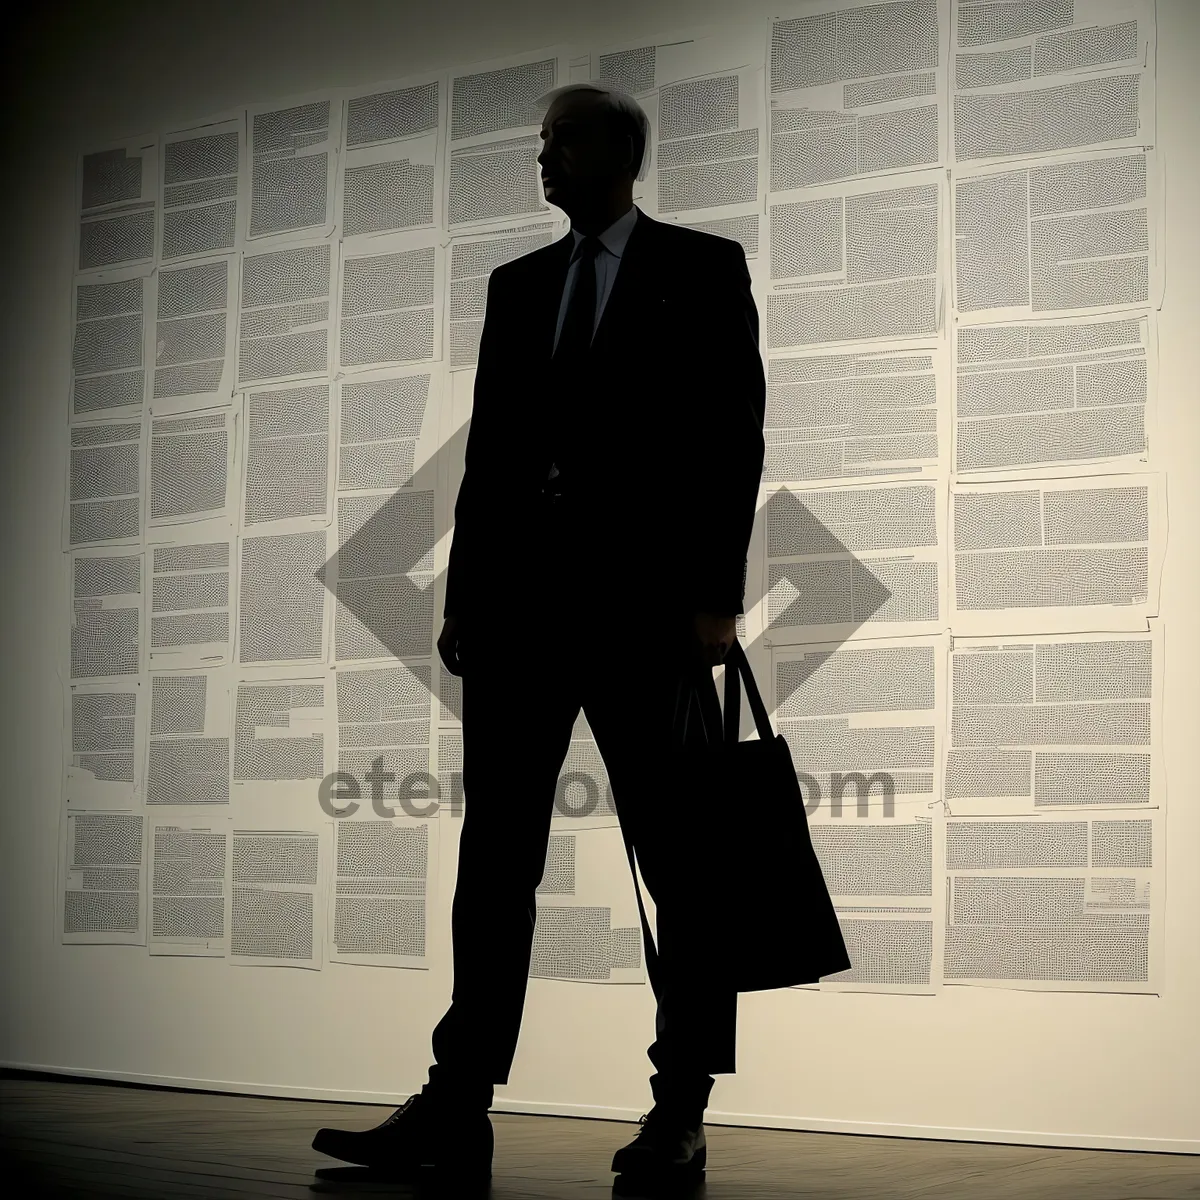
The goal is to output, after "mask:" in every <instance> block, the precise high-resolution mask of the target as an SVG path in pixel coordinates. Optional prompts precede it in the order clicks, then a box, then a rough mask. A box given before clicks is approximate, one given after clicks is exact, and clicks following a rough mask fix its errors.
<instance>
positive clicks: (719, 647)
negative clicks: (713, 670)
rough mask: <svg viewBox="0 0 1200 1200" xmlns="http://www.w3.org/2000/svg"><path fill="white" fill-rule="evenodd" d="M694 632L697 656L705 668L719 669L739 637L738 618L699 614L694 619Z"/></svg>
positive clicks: (694, 646)
mask: <svg viewBox="0 0 1200 1200" xmlns="http://www.w3.org/2000/svg"><path fill="white" fill-rule="evenodd" d="M692 630H693V632H694V633H695V635H696V641H695V643H694V644H693V649H694V651H695V653H696V656H697V657H698V658H699V660H700V661H701V662H702V663H704V665H705V666H708V667H718V666H720V665H721V663H723V662H724V661H725V655H726V654H728V653H729V648H730V647H731V646H732V645H733V642H734V639H735V638H736V637H737V616H736V615H735V616H732V617H727V616H722V615H721V614H720V613H710V612H698V613H696V614H695V616H694V617H693V618H692Z"/></svg>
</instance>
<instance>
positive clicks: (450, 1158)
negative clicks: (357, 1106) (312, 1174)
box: [312, 1092, 495, 1180]
mask: <svg viewBox="0 0 1200 1200" xmlns="http://www.w3.org/2000/svg"><path fill="white" fill-rule="evenodd" d="M312 1145H313V1149H314V1150H317V1151H319V1152H320V1153H322V1154H328V1155H329V1156H330V1157H331V1158H340V1159H341V1160H342V1162H348V1163H354V1164H356V1165H358V1166H363V1167H371V1168H372V1169H374V1170H378V1171H386V1172H388V1173H390V1174H401V1173H409V1172H413V1171H417V1170H419V1169H420V1168H422V1167H433V1168H435V1169H437V1170H438V1172H439V1173H440V1174H443V1175H448V1174H452V1175H454V1177H455V1178H456V1179H463V1180H486V1179H490V1178H491V1174H492V1151H493V1148H494V1145H495V1141H494V1134H493V1131H492V1122H491V1120H490V1119H489V1118H488V1114H487V1109H486V1108H466V1107H462V1106H459V1105H454V1104H450V1103H447V1102H445V1101H440V1100H438V1099H436V1098H435V1097H434V1096H432V1095H430V1094H428V1093H424V1092H418V1093H417V1094H416V1095H414V1096H410V1097H409V1098H408V1099H407V1100H406V1101H405V1102H404V1103H403V1104H402V1105H401V1106H400V1107H399V1108H398V1109H397V1110H396V1111H395V1112H394V1113H392V1115H391V1116H390V1117H388V1119H387V1120H386V1121H384V1122H383V1123H382V1124H381V1125H376V1126H375V1128H374V1129H363V1130H350V1129H318V1130H317V1136H316V1137H315V1138H313V1144H312Z"/></svg>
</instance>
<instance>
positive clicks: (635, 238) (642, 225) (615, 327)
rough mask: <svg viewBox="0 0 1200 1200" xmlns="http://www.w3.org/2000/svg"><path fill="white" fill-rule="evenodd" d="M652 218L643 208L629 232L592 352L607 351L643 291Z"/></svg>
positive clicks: (601, 352) (593, 342)
mask: <svg viewBox="0 0 1200 1200" xmlns="http://www.w3.org/2000/svg"><path fill="white" fill-rule="evenodd" d="M651 224H652V222H651V220H650V218H649V217H647V216H646V214H645V213H644V212H642V210H641V209H640V208H639V209H638V216H637V220H636V221H635V222H634V223H633V228H632V229H631V230H630V231H629V237H628V239H627V240H626V242H625V249H624V250H623V251H622V253H621V265H620V267H619V269H618V270H617V277H616V279H615V280H614V281H613V285H612V291H610V292H609V293H608V302H607V303H606V304H605V305H604V311H603V312H602V313H601V314H600V324H599V325H598V326H597V327H596V334H595V336H594V337H593V338H592V353H593V354H603V353H604V352H605V351H606V350H607V348H608V343H609V342H610V341H611V339H612V337H613V334H614V331H616V332H619V331H620V328H621V325H622V322H623V321H624V318H625V316H626V315H627V313H628V312H629V310H630V308H631V302H632V301H635V300H636V299H637V298H638V297H639V296H640V295H641V294H642V292H643V290H644V287H645V280H646V274H647V267H648V265H649V264H648V260H649V258H650V255H649V254H648V253H647V243H648V241H649V240H650V238H651V228H650V227H651Z"/></svg>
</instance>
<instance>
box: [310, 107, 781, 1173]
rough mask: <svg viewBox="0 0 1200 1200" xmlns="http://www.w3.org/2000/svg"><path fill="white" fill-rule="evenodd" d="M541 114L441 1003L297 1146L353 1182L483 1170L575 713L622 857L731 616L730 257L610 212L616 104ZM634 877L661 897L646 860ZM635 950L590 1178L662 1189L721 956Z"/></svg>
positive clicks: (465, 548)
mask: <svg viewBox="0 0 1200 1200" xmlns="http://www.w3.org/2000/svg"><path fill="white" fill-rule="evenodd" d="M549 98H550V105H549V108H548V109H547V111H546V115H545V118H544V120H543V124H542V130H541V137H542V140H543V147H542V150H541V153H540V154H539V157H538V162H539V164H540V165H541V169H542V179H543V186H544V188H545V194H546V199H547V200H548V201H549V202H550V203H551V204H554V205H557V206H559V207H560V208H562V209H563V210H564V211H565V212H566V213H567V214H568V215H569V216H570V218H571V232H570V234H569V235H568V236H567V237H564V238H562V239H560V240H559V241H557V242H555V243H553V244H552V245H549V246H546V247H543V248H541V249H539V250H537V251H534V252H533V253H531V254H527V255H525V256H523V257H521V258H519V259H516V260H514V261H512V262H509V263H506V264H504V265H502V266H500V267H498V268H496V269H495V270H494V271H493V272H492V275H491V277H490V281H489V285H488V294H487V308H486V313H485V320H484V327H483V332H482V335H481V341H480V348H479V360H478V367H477V373H476V379H475V391H474V407H473V412H472V417H471V425H470V430H469V434H468V438H467V445H466V455H465V457H466V469H465V473H464V476H463V480H462V484H461V486H460V489H459V493H458V499H457V502H456V506H455V525H454V537H453V542H452V546H451V551H450V561H449V567H448V571H447V580H446V593H445V597H446V598H445V608H444V616H445V625H444V627H443V630H442V634H441V637H440V638H439V641H438V652H439V654H440V656H441V658H442V660H443V662H444V663H445V665H446V667H447V670H449V671H451V672H452V673H453V674H455V675H460V676H461V678H462V727H463V788H464V795H465V809H464V817H463V827H462V835H461V840H460V844H459V865H458V879H457V884H456V889H455V894H454V903H453V911H452V932H453V944H454V991H453V1000H452V1003H451V1005H450V1007H449V1009H448V1010H447V1012H446V1014H445V1016H444V1017H443V1018H442V1020H441V1021H440V1022H439V1023H438V1025H437V1027H436V1029H435V1030H434V1033H433V1055H434V1059H435V1060H436V1061H435V1065H434V1066H432V1067H431V1068H430V1071H429V1082H428V1083H427V1084H426V1085H425V1086H424V1087H423V1089H422V1091H421V1092H420V1093H419V1094H417V1095H416V1096H413V1097H411V1098H410V1099H409V1100H408V1101H407V1103H406V1104H405V1105H404V1106H403V1107H402V1108H401V1109H399V1110H398V1111H397V1112H396V1113H395V1114H393V1116H392V1117H390V1118H388V1120H387V1121H385V1122H384V1123H383V1125H381V1126H378V1127H376V1128H375V1129H371V1130H365V1131H362V1132H350V1131H341V1130H321V1131H320V1133H318V1135H317V1138H316V1140H315V1141H314V1143H313V1145H314V1147H315V1148H316V1149H318V1150H322V1151H324V1152H325V1153H328V1154H331V1155H333V1156H335V1157H337V1158H341V1159H343V1160H345V1161H348V1162H355V1163H361V1164H364V1165H368V1166H384V1167H394V1168H395V1167H407V1166H412V1165H415V1164H418V1163H426V1164H434V1165H438V1166H440V1167H441V1168H442V1169H443V1170H451V1169H453V1170H454V1171H455V1172H456V1173H457V1174H458V1175H460V1176H466V1175H472V1176H477V1177H479V1178H487V1177H488V1176H489V1175H490V1168H491V1158H492V1149H493V1141H492V1129H491V1123H490V1121H489V1119H488V1117H487V1110H488V1108H489V1107H490V1105H491V1103H492V1099H493V1094H492V1088H493V1085H494V1084H495V1083H506V1082H507V1080H508V1073H509V1068H510V1065H511V1063H512V1060H513V1057H514V1054H515V1050H516V1043H517V1035H518V1031H519V1029H520V1024H521V1014H522V1009H523V1005H524V999H525V991H526V982H527V979H528V975H529V967H530V960H531V952H532V945H533V936H534V923H535V919H536V900H535V891H536V889H537V887H538V884H539V883H540V881H541V878H542V874H543V870H544V867H545V861H546V849H547V842H548V838H549V832H550V820H551V816H552V810H553V806H554V802H555V794H556V784H557V781H558V777H559V774H560V772H561V768H562V764H563V762H564V759H565V756H566V753H567V751H568V748H569V741H570V736H571V731H572V728H573V726H574V724H575V721H576V718H577V716H578V714H579V711H580V709H581V707H582V709H583V711H584V713H585V715H586V717H587V720H588V724H589V725H590V727H591V730H592V733H593V735H594V737H595V739H596V744H597V747H598V749H599V751H600V753H601V756H602V758H603V760H604V764H605V769H606V771H607V773H608V776H609V782H610V785H611V788H612V797H613V801H614V803H615V805H616V808H617V813H618V816H619V818H620V821H621V825H622V828H623V830H624V832H625V834H626V836H628V837H629V838H630V840H631V841H632V843H633V845H634V847H635V849H636V847H637V843H638V836H637V830H638V816H639V813H640V812H645V811H646V809H647V806H649V805H652V804H653V803H654V799H655V772H656V770H658V767H657V764H656V751H657V750H659V749H660V748H661V747H662V746H663V745H664V744H666V742H667V741H668V739H669V737H670V730H671V723H672V718H673V715H674V705H675V701H676V698H677V695H678V694H679V693H678V688H679V684H680V681H681V680H684V681H687V680H688V679H689V678H691V677H692V673H694V672H697V671H703V670H708V671H711V668H712V667H713V666H715V665H717V664H719V663H720V662H721V661H722V660H723V658H724V655H725V652H726V651H727V650H728V648H729V647H730V646H731V645H732V642H733V639H734V638H735V636H736V632H735V625H736V618H737V615H738V614H739V613H741V612H742V611H743V599H744V588H745V567H746V556H747V549H748V544H749V540H750V532H751V527H752V524H753V520H754V513H755V505H756V500H757V495H758V486H759V481H760V478H761V474H762V466H763V453H764V442H763V420H764V411H765V398H766V385H765V379H764V374H763V364H762V357H761V354H760V351H759V340H758V312H757V309H756V307H755V303H754V299H753V297H752V295H751V291H750V276H749V272H748V270H747V267H746V258H745V254H744V252H743V250H742V248H741V246H740V245H739V244H738V243H737V242H734V241H731V240H729V239H727V238H722V237H718V236H716V235H713V234H709V233H705V232H703V231H700V230H695V229H689V228H687V227H684V226H679V225H672V224H669V223H666V222H661V221H656V220H654V219H652V218H651V217H649V216H647V215H646V214H645V213H644V212H642V211H641V209H639V208H638V207H637V206H636V205H634V203H633V199H632V193H633V183H634V180H635V178H641V177H642V174H643V173H644V171H645V165H644V164H645V161H646V159H647V155H646V146H647V138H648V129H649V125H648V122H647V121H646V118H645V114H644V113H643V112H642V110H641V108H640V107H639V106H638V105H637V103H636V101H634V100H633V99H632V98H631V97H629V96H625V95H623V94H621V93H617V92H612V91H606V90H602V89H599V88H595V87H593V86H592V85H569V86H567V87H565V88H559V89H556V90H555V91H554V92H552V93H550V96H549ZM544 99H545V98H544ZM681 819H686V818H685V817H684V818H681ZM638 866H639V869H640V870H641V873H642V877H643V879H644V880H645V882H646V886H647V888H648V889H649V890H650V893H651V895H652V896H653V897H655V899H656V901H657V900H659V899H660V897H661V896H662V894H663V891H664V889H665V888H666V887H667V886H668V884H667V883H666V882H665V881H664V879H663V875H662V872H663V871H664V870H665V865H664V864H658V863H653V862H643V861H642V860H641V858H640V857H639V859H638ZM717 887H719V883H718V881H714V888H717ZM716 902H718V903H720V902H721V901H720V900H719V899H718V900H717V901H716ZM689 919H692V920H700V919H702V918H701V914H694V915H693V916H692V917H691V918H689ZM657 934H658V937H657V941H658V954H659V960H658V966H659V970H660V971H661V972H662V975H661V978H659V979H657V980H655V979H653V978H652V980H651V982H652V984H654V990H655V996H656V1001H657V1014H656V1020H655V1034H656V1036H655V1041H654V1043H653V1045H652V1046H651V1047H650V1049H649V1052H648V1053H649V1057H650V1060H651V1062H652V1063H653V1064H654V1066H655V1068H656V1071H655V1074H654V1075H653V1076H652V1077H651V1080H650V1083H651V1090H652V1092H653V1095H654V1099H655V1103H654V1106H653V1108H652V1109H651V1111H650V1113H649V1114H648V1115H647V1116H646V1117H644V1118H643V1119H642V1121H641V1123H640V1125H641V1128H640V1129H639V1132H638V1135H637V1137H636V1138H635V1139H634V1140H633V1142H632V1143H630V1145H628V1146H626V1147H624V1148H623V1149H621V1150H619V1151H618V1152H617V1154H616V1156H615V1158H614V1160H613V1170H615V1171H618V1172H621V1173H622V1174H624V1175H626V1176H630V1175H636V1176H643V1175H644V1176H653V1177H656V1178H658V1177H663V1176H685V1177H687V1176H694V1175H697V1174H698V1173H699V1172H700V1170H702V1168H703V1166H704V1162H705V1157H706V1150H705V1142H704V1128H703V1123H702V1117H703V1112H704V1109H705V1107H706V1105H707V1103H708V1097H709V1091H710V1089H711V1087H712V1085H713V1082H714V1080H713V1075H714V1074H718V1073H723V1072H732V1071H733V1070H734V1046H735V1025H736V1019H737V993H736V991H734V990H732V989H731V988H730V987H728V986H725V985H723V984H722V983H721V981H720V979H719V977H718V975H717V973H716V971H714V970H713V968H714V965H715V964H716V963H718V962H719V958H720V953H721V951H720V948H719V947H714V948H713V958H712V961H710V962H707V963H696V962H689V961H684V958H685V957H689V956H681V955H680V954H678V953H673V951H674V950H675V949H676V947H677V946H678V945H680V944H682V940H680V941H676V940H673V938H672V932H671V928H670V927H669V923H668V922H667V921H666V920H664V918H663V916H662V914H661V912H660V919H659V928H658V931H657ZM601 940H602V939H601ZM691 944H693V945H694V944H695V943H694V942H692V943H691ZM588 952H589V953H590V954H593V955H595V956H596V957H597V958H598V959H601V960H602V959H603V958H604V955H605V954H606V953H607V950H606V947H605V946H598V947H597V946H593V947H590V948H588ZM603 970H604V964H603V963H601V967H600V972H601V973H603Z"/></svg>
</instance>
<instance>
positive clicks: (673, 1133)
mask: <svg viewBox="0 0 1200 1200" xmlns="http://www.w3.org/2000/svg"><path fill="white" fill-rule="evenodd" d="M701 1115H703V1114H701ZM638 1124H639V1125H640V1126H641V1128H640V1129H639V1130H638V1133H637V1137H635V1138H634V1139H633V1141H632V1142H630V1143H629V1145H628V1146H622V1147H621V1149H620V1150H618V1151H617V1152H616V1154H614V1155H613V1161H612V1169H613V1170H614V1171H616V1172H617V1173H618V1174H620V1175H626V1176H636V1177H638V1178H647V1179H676V1178H678V1179H692V1178H697V1177H699V1176H700V1175H701V1174H702V1173H703V1171H704V1164H705V1161H706V1159H707V1157H708V1151H707V1148H706V1145H705V1139H704V1124H703V1122H702V1121H701V1119H700V1118H699V1117H697V1116H695V1114H694V1112H693V1114H691V1115H686V1114H684V1113H683V1112H681V1111H680V1110H679V1109H672V1108H666V1107H664V1106H663V1105H661V1104H656V1105H655V1106H654V1107H653V1108H652V1109H651V1110H650V1111H649V1113H647V1114H645V1115H644V1116H643V1117H642V1118H641V1119H640V1120H639V1121H638Z"/></svg>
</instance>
